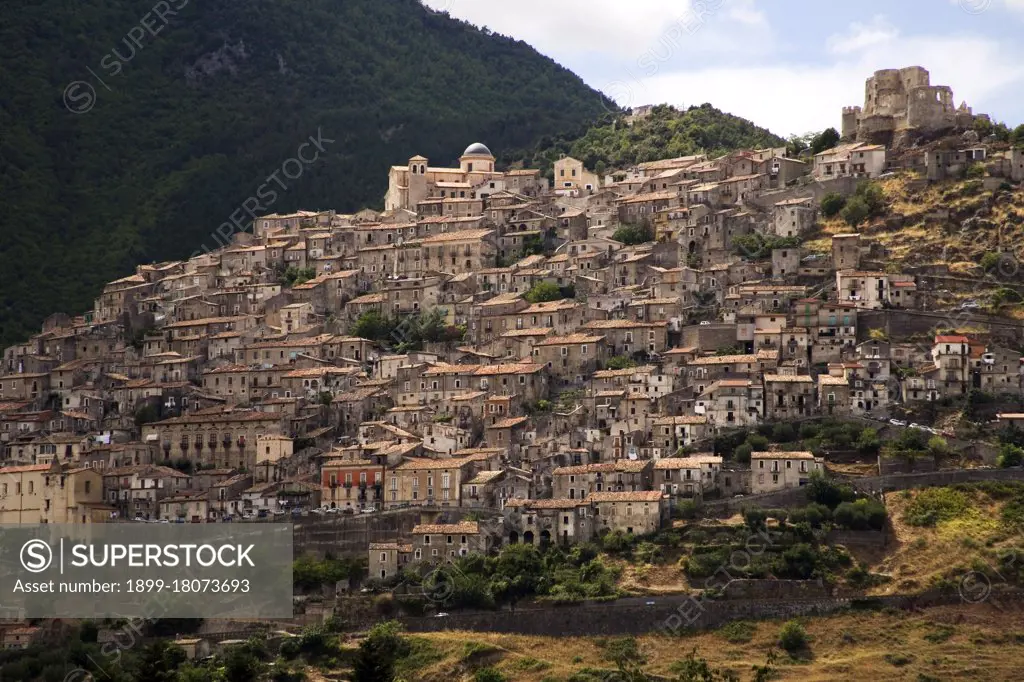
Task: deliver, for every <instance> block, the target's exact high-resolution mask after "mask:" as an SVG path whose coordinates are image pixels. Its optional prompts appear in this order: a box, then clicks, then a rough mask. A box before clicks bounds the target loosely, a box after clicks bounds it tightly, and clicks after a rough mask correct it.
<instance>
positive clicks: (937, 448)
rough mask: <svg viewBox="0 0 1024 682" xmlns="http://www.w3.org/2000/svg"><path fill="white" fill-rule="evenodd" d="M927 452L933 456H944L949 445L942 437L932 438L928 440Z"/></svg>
mask: <svg viewBox="0 0 1024 682" xmlns="http://www.w3.org/2000/svg"><path fill="white" fill-rule="evenodd" d="M928 452H930V453H932V454H933V455H945V454H947V453H948V452H949V443H947V442H946V439H945V438H943V437H942V436H932V437H931V438H929V439H928Z"/></svg>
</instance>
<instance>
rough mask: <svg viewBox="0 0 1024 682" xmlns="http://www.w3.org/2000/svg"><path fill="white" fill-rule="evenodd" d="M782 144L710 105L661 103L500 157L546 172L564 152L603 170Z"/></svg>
mask: <svg viewBox="0 0 1024 682" xmlns="http://www.w3.org/2000/svg"><path fill="white" fill-rule="evenodd" d="M784 146H786V141H785V140H784V139H782V138H781V137H779V136H778V135H774V134H772V133H771V132H770V131H768V130H766V129H764V128H760V127H758V126H756V125H754V124H753V123H751V122H750V121H748V120H746V119H744V118H740V117H739V116H733V115H732V114H727V113H724V112H722V111H719V110H718V109H716V108H714V107H713V106H711V105H710V104H702V105H701V106H699V107H690V108H689V109H686V110H679V109H676V108H675V107H672V106H669V105H667V104H663V105H659V106H656V107H654V109H653V110H652V111H651V113H650V115H649V116H647V117H646V118H642V119H639V120H636V121H635V122H634V123H633V124H632V125H629V124H627V122H626V118H625V116H624V115H620V114H610V115H606V116H605V118H604V119H603V120H602V121H600V122H599V123H597V124H595V125H592V126H589V127H586V128H583V129H581V130H579V131H577V133H576V134H570V135H563V136H546V137H543V138H541V140H540V142H539V143H538V144H537V145H536V146H535V147H534V148H533V149H530V150H527V151H521V152H515V153H509V154H506V155H505V160H506V161H510V162H516V163H522V164H524V165H525V166H526V167H529V168H540V169H541V170H542V171H544V172H546V173H547V172H550V170H551V167H552V164H554V162H555V161H557V160H558V159H559V157H561V156H562V155H563V154H566V155H569V156H572V157H573V158H576V159H579V160H580V161H582V162H583V163H584V165H585V166H586V167H587V168H589V169H591V170H594V171H596V172H598V173H602V172H604V171H605V170H611V169H613V168H625V167H628V166H631V165H634V164H637V163H641V162H644V161H656V160H658V159H668V158H674V157H677V156H688V155H690V154H698V153H706V154H709V155H718V154H722V153H725V152H728V151H732V150H735V149H759V148H764V147H784Z"/></svg>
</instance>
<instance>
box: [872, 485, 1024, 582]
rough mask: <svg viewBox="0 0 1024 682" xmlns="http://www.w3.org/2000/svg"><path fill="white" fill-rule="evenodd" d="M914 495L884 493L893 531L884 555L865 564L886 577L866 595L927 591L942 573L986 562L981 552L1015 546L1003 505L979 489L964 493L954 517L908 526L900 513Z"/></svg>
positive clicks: (1016, 539) (1015, 537)
mask: <svg viewBox="0 0 1024 682" xmlns="http://www.w3.org/2000/svg"><path fill="white" fill-rule="evenodd" d="M917 494H918V492H917V491H909V493H890V494H889V495H887V497H886V507H887V508H888V510H889V519H890V524H891V526H892V531H893V532H892V536H891V542H890V545H889V546H888V547H887V548H886V551H885V553H884V555H882V556H881V557H880V558H878V559H875V560H872V561H870V562H869V564H868V565H869V568H870V570H871V571H873V572H875V573H881V574H885V575H888V576H890V577H891V578H892V580H891V581H890V582H888V583H885V584H884V585H881V586H878V587H875V588H874V589H873V590H871V593H872V594H892V593H896V592H913V591H916V590H923V589H927V588H928V587H929V586H930V585H932V584H934V582H935V581H937V580H939V579H941V578H943V577H947V576H950V575H953V574H956V573H957V572H958V571H961V572H966V571H968V570H970V566H971V564H972V563H973V562H975V561H976V560H978V561H983V562H985V563H991V560H990V559H985V558H984V554H985V552H986V551H987V552H991V551H993V550H994V549H998V548H999V547H1002V546H1009V545H1013V544H1015V542H1016V543H1017V544H1019V542H1017V541H1018V540H1019V538H1018V537H1017V536H1010V537H1009V538H1007V533H1006V531H1005V529H1004V527H1003V525H1002V524H1001V522H1000V510H1001V509H1002V505H1003V504H1004V503H1003V502H994V501H992V500H991V499H990V498H989V497H988V496H987V495H985V494H983V493H980V492H970V493H967V496H968V498H969V499H970V500H971V506H970V508H969V509H968V510H967V511H966V512H965V513H964V514H963V515H961V516H960V517H959V518H955V519H952V520H949V521H942V522H939V523H938V524H936V526H935V527H931V528H927V527H926V528H922V527H917V526H910V525H908V524H907V523H906V521H905V518H904V517H905V512H906V508H907V505H908V504H910V501H911V500H912V499H913V498H914V496H916V495H917ZM854 554H855V555H856V552H854ZM858 558H861V559H864V558H863V557H858Z"/></svg>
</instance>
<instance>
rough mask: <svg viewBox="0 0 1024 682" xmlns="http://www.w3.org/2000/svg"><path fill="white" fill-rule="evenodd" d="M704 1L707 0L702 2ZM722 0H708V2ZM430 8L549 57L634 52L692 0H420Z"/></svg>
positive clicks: (674, 19) (686, 9)
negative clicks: (513, 39) (522, 42)
mask: <svg viewBox="0 0 1024 682" xmlns="http://www.w3.org/2000/svg"><path fill="white" fill-rule="evenodd" d="M705 2H707V0H705ZM721 2H724V0H714V1H712V2H707V5H708V6H712V5H715V4H716V3H718V4H720V3H721ZM423 3H424V4H425V5H427V6H428V7H432V8H434V9H442V10H447V11H448V12H449V13H450V14H452V15H453V16H456V17H459V18H460V19H464V20H466V21H469V22H470V23H473V24H476V25H477V26H487V27H488V28H490V29H491V30H492V31H495V32H497V33H503V34H506V35H512V36H514V37H516V38H521V39H523V40H526V41H527V42H529V43H530V44H531V45H533V46H534V47H535V48H537V49H538V50H540V51H541V52H543V53H544V54H547V55H550V56H552V57H557V56H559V55H567V54H571V53H587V52H596V51H600V52H603V53H617V54H619V55H620V56H622V57H625V58H629V57H631V56H635V55H636V54H638V53H639V52H640V51H641V50H643V49H646V48H647V46H649V45H650V44H652V43H653V42H655V41H656V40H657V39H658V37H659V36H660V35H661V34H662V33H663V32H664V31H665V30H666V29H667V28H668V27H669V26H671V25H672V24H673V23H675V22H677V21H679V19H680V17H683V16H685V15H686V14H687V13H688V12H689V11H690V8H691V7H692V6H693V2H692V0H629V1H628V2H622V1H620V0H562V1H561V2H551V1H550V0H518V2H495V1H494V0H423Z"/></svg>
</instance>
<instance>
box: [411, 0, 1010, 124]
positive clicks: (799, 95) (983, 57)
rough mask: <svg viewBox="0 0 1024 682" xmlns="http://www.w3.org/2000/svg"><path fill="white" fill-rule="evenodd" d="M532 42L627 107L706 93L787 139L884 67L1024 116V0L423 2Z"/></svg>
mask: <svg viewBox="0 0 1024 682" xmlns="http://www.w3.org/2000/svg"><path fill="white" fill-rule="evenodd" d="M423 2H424V4H426V5H428V6H430V7H433V8H434V9H440V10H445V11H447V12H449V13H450V14H451V15H452V16H454V17H457V18H459V19H463V20H465V21H468V22H470V23H472V24H475V25H477V26H486V27H487V28H489V29H490V30H492V31H494V32H496V33H502V34H505V35H510V36H513V37H515V38H518V39H521V40H525V41H526V42H528V43H530V44H531V45H533V46H534V47H535V48H537V49H538V50H540V51H541V52H543V53H544V54H546V55H548V56H549V57H551V58H553V59H555V60H556V61H558V62H559V63H561V64H563V65H564V66H566V67H568V68H569V69H571V70H573V71H574V72H576V73H577V74H579V76H580V77H582V78H583V80H585V81H586V82H587V83H588V84H590V85H591V86H592V87H594V88H597V89H598V90H601V91H603V92H604V93H606V94H607V95H608V96H610V97H611V98H612V99H614V100H616V101H617V102H618V103H619V104H620V105H622V106H631V105H639V104H655V103H660V102H668V103H670V104H674V105H677V106H679V105H682V106H689V105H693V104H702V103H704V102H710V103H711V104H713V105H714V106H716V107H718V108H719V109H722V110H724V111H728V112H730V113H733V114H738V115H740V116H743V117H745V118H749V119H751V120H752V121H754V122H755V123H757V124H759V125H762V126H765V127H767V128H769V129H770V130H772V131H773V132H775V133H778V134H780V135H789V134H792V133H796V134H802V133H805V132H808V131H817V130H821V129H823V128H826V127H828V126H835V127H836V128H838V127H839V124H840V113H841V108H842V107H843V106H844V105H848V104H862V103H863V99H864V80H865V79H866V78H867V77H868V76H869V75H871V73H872V72H873V71H875V70H877V69H882V68H897V67H901V66H911V65H920V66H924V67H925V68H927V69H928V70H929V71H930V72H931V75H932V84H933V85H949V86H951V87H952V88H953V95H954V97H955V98H956V101H957V103H958V104H959V103H960V101H962V100H966V101H967V104H968V105H969V106H972V107H974V110H975V112H987V113H990V114H991V115H992V116H993V118H994V119H996V120H1001V121H1005V122H1006V123H1008V124H1010V125H1011V126H1015V125H1017V124H1019V123H1022V122H1024V40H1021V37H1022V36H1024V0H899V1H898V2H893V1H891V0H861V1H860V2H848V3H836V2H833V1H832V0H829V1H828V2H822V1H821V0H555V1H552V0H515V1H514V2H502V1H501V0H423Z"/></svg>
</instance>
